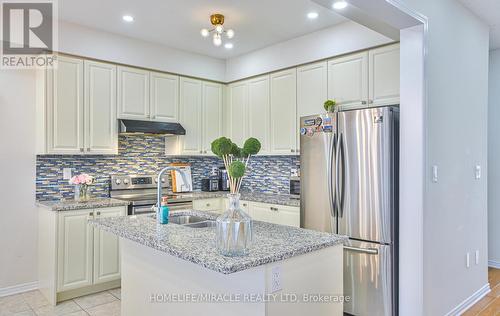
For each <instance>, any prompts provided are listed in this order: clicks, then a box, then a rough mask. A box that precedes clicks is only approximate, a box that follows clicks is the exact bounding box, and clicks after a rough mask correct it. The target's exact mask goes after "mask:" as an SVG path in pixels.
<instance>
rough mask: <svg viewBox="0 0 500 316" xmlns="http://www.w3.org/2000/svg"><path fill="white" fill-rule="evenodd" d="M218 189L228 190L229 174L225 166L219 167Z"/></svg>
mask: <svg viewBox="0 0 500 316" xmlns="http://www.w3.org/2000/svg"><path fill="white" fill-rule="evenodd" d="M219 190H220V191H229V175H228V173H227V170H226V167H220V168H219Z"/></svg>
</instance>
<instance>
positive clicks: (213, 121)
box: [201, 82, 222, 155]
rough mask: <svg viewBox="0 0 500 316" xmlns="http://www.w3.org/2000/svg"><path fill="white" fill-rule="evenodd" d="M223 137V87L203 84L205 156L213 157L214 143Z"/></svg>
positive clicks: (209, 83)
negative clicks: (212, 148)
mask: <svg viewBox="0 0 500 316" xmlns="http://www.w3.org/2000/svg"><path fill="white" fill-rule="evenodd" d="M221 136H222V85H221V84H218V83H212V82H203V133H202V135H201V137H202V141H203V145H202V150H203V153H204V154H210V155H213V153H212V150H211V147H212V146H211V145H212V141H214V140H215V139H216V138H219V137H221Z"/></svg>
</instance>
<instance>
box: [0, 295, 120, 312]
mask: <svg viewBox="0 0 500 316" xmlns="http://www.w3.org/2000/svg"><path fill="white" fill-rule="evenodd" d="M120 298H121V292H120V289H119V288H118V289H114V290H109V291H104V292H100V293H96V294H91V295H87V296H82V297H78V298H75V299H72V300H69V301H65V302H62V303H59V304H58V305H57V306H51V305H50V304H49V302H47V300H46V299H45V298H44V297H43V295H42V293H40V292H39V291H30V292H26V293H22V294H16V295H11V296H6V297H0V316H11V315H12V316H14V315H15V316H89V315H90V316H120V313H121V310H120Z"/></svg>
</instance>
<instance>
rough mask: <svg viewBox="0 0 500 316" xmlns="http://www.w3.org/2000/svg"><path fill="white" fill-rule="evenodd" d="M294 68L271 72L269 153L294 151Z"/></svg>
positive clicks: (295, 99)
mask: <svg viewBox="0 0 500 316" xmlns="http://www.w3.org/2000/svg"><path fill="white" fill-rule="evenodd" d="M296 82H297V80H296V70H295V68H293V69H288V70H284V71H280V72H276V73H273V74H271V153H272V154H281V155H284V154H285V155H286V154H288V155H289V154H290V153H295V152H296V141H297V131H296V126H297V112H296V109H297V92H296V90H297V89H296V88H297V86H296Z"/></svg>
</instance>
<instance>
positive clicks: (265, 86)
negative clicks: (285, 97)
mask: <svg viewBox="0 0 500 316" xmlns="http://www.w3.org/2000/svg"><path fill="white" fill-rule="evenodd" d="M247 84H248V137H255V138H257V139H258V140H259V141H260V142H261V144H262V148H261V151H260V153H261V154H268V153H269V152H270V149H271V148H270V130H271V122H270V115H271V103H270V95H269V75H265V76H260V77H257V78H253V79H250V80H248V81H247ZM238 146H243V144H239V143H238Z"/></svg>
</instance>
